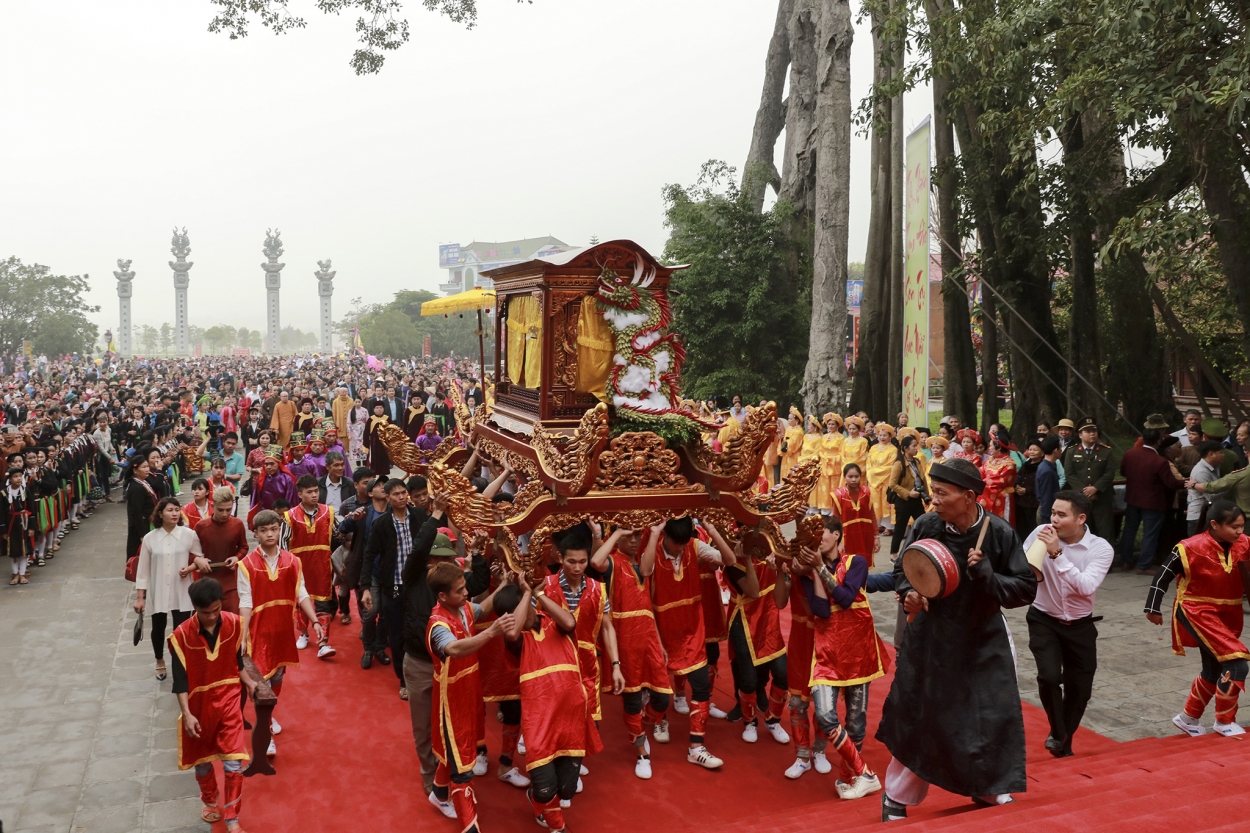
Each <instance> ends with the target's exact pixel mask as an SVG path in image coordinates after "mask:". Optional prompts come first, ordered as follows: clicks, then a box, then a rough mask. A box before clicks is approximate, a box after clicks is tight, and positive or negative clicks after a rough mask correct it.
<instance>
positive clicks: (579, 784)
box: [576, 778, 582, 795]
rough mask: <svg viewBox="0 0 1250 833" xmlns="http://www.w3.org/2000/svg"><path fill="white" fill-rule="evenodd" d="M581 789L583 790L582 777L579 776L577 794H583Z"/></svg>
mask: <svg viewBox="0 0 1250 833" xmlns="http://www.w3.org/2000/svg"><path fill="white" fill-rule="evenodd" d="M581 791H582V779H580V778H578V779H577V793H576V794H577V795H580V794H581Z"/></svg>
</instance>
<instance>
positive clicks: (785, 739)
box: [764, 720, 790, 743]
mask: <svg viewBox="0 0 1250 833" xmlns="http://www.w3.org/2000/svg"><path fill="white" fill-rule="evenodd" d="M764 728H765V729H767V730H768V734H770V735H772V736H773V740H775V741H777V743H789V742H790V733H789V732H787V731H786V730H785V729H784V728H783V727H782V725H781V721H780V720H774V721H773V722H772V723H769V722H768V721H767V720H765V721H764Z"/></svg>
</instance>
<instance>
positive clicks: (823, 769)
mask: <svg viewBox="0 0 1250 833" xmlns="http://www.w3.org/2000/svg"><path fill="white" fill-rule="evenodd" d="M812 767H813V768H814V769H815V770H816V771H817V772H819V773H820V774H821V775H828V774H829V773H831V772H833V764H831V763H829V759H828V758H827V757H825V753H824V752H815V753H813V754H812Z"/></svg>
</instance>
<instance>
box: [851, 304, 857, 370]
mask: <svg viewBox="0 0 1250 833" xmlns="http://www.w3.org/2000/svg"><path fill="white" fill-rule="evenodd" d="M857 364H859V316H858V315H857V316H855V336H854V339H853V340H852V342H851V366H852V367H853V366H855V365H857Z"/></svg>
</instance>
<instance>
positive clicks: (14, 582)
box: [9, 574, 22, 587]
mask: <svg viewBox="0 0 1250 833" xmlns="http://www.w3.org/2000/svg"><path fill="white" fill-rule="evenodd" d="M21 579H22V577H21V576H19V575H16V574H15V575H14V576H13V578H11V579H9V586H10V587H16V586H17V585H19V584H21V583H22V580H21Z"/></svg>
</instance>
